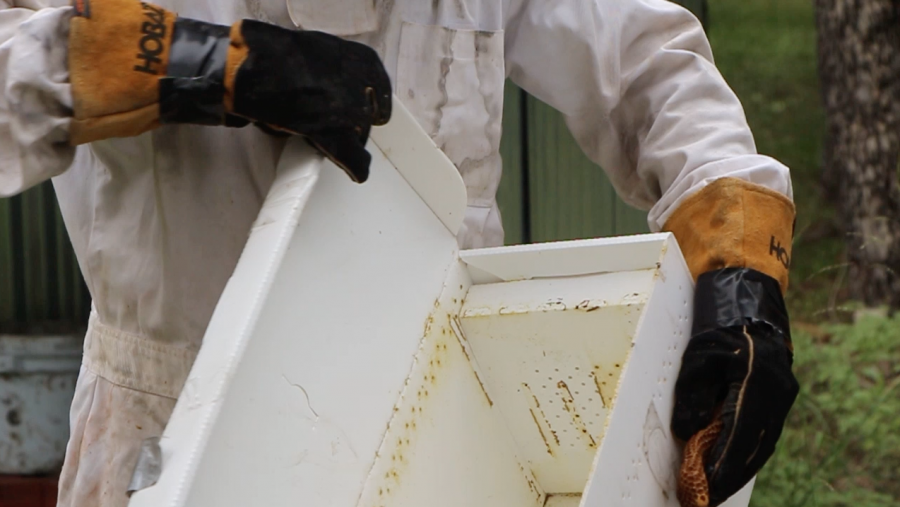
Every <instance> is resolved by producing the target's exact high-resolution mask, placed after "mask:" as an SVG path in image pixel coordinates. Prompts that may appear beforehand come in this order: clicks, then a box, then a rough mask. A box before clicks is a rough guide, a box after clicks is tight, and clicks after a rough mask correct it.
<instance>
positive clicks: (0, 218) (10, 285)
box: [0, 199, 16, 323]
mask: <svg viewBox="0 0 900 507" xmlns="http://www.w3.org/2000/svg"><path fill="white" fill-rule="evenodd" d="M11 206H12V200H11V199H0V323H2V322H11V321H13V320H14V319H15V315H16V312H15V293H16V292H15V280H14V276H13V259H12V211H11V209H10V208H11Z"/></svg>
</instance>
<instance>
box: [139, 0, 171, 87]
mask: <svg viewBox="0 0 900 507" xmlns="http://www.w3.org/2000/svg"><path fill="white" fill-rule="evenodd" d="M141 7H142V8H143V9H144V16H145V17H146V18H147V19H149V21H144V22H143V23H142V24H141V33H142V34H143V37H141V40H140V42H138V50H139V52H138V54H137V58H138V60H140V61H142V62H143V64H141V65H135V66H134V70H136V71H138V72H144V73H147V74H152V75H154V76H158V75H159V73H160V67H161V66H162V58H160V56H161V55H162V54H163V52H164V51H165V50H166V43H165V40H166V14H165V11H163V9H161V8H159V7H156V6H154V5H150V4H148V3H145V2H141Z"/></svg>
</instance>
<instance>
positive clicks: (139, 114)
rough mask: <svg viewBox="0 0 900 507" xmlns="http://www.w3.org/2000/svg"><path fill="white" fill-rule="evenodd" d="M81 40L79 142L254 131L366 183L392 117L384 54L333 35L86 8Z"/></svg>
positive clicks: (75, 43)
mask: <svg viewBox="0 0 900 507" xmlns="http://www.w3.org/2000/svg"><path fill="white" fill-rule="evenodd" d="M74 7H75V10H76V15H75V16H74V17H73V18H72V21H71V23H70V31H69V74H70V80H71V83H72V95H73V102H74V112H73V113H74V115H73V116H74V119H73V121H72V122H71V127H70V144H73V145H77V144H82V143H86V142H91V141H96V140H100V139H106V138H110V137H130V136H135V135H138V134H141V133H143V132H146V131H148V130H151V129H154V128H156V127H158V126H159V125H162V124H174V123H189V124H199V125H226V126H236V127H239V126H244V125H247V124H248V123H250V122H252V123H256V124H259V125H262V126H265V127H266V128H267V129H269V130H274V131H279V132H284V133H288V134H297V135H302V136H305V137H306V138H307V139H309V140H310V141H311V142H312V143H313V144H314V145H316V146H317V147H318V148H319V149H320V150H321V151H323V152H324V153H325V154H326V155H327V156H328V157H329V158H331V159H332V160H333V161H334V162H335V163H337V164H338V165H339V166H341V167H342V168H343V169H344V170H345V171H346V172H347V174H348V175H349V176H350V177H351V178H353V179H354V180H355V181H364V180H365V179H366V177H367V176H368V165H369V161H370V157H369V155H368V152H366V150H365V143H366V140H367V138H368V135H369V130H370V128H371V127H372V126H373V125H382V124H384V123H387V121H388V120H389V119H390V115H391V97H392V96H391V83H390V78H389V77H388V74H387V72H386V70H385V69H384V66H383V65H382V63H381V60H380V58H379V57H378V55H377V53H376V52H375V51H374V50H372V49H371V48H369V47H367V46H365V45H363V44H359V43H356V42H350V41H345V40H343V39H340V38H338V37H334V36H332V35H328V34H325V33H321V32H312V31H298V30H288V29H285V28H281V27H278V26H275V25H271V24H267V23H262V22H259V21H252V20H244V21H239V22H237V23H235V24H234V25H232V26H222V25H215V24H211V23H205V22H202V21H197V20H192V19H187V18H181V17H178V16H177V15H176V14H175V13H173V12H170V11H167V10H165V9H163V8H161V7H158V6H155V5H152V4H150V3H147V2H139V1H137V0H75V3H74Z"/></svg>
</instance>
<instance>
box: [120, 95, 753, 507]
mask: <svg viewBox="0 0 900 507" xmlns="http://www.w3.org/2000/svg"><path fill="white" fill-rule="evenodd" d="M368 148H369V150H370V152H371V153H372V156H373V162H372V174H371V176H370V179H369V181H367V182H366V183H365V184H362V185H357V184H354V183H352V182H351V181H350V180H349V178H347V177H346V176H345V175H344V174H343V173H342V172H341V171H340V170H339V169H338V168H336V167H335V166H334V165H333V164H331V163H330V162H328V161H326V160H324V159H322V158H321V157H320V156H318V155H317V154H316V153H315V152H314V151H313V150H311V149H310V148H308V147H307V146H306V145H305V144H304V143H303V142H302V141H300V140H294V141H292V142H291V143H289V144H288V147H287V149H286V152H285V154H284V156H283V157H282V161H281V165H280V167H279V173H278V177H277V180H276V182H275V184H274V185H273V187H272V189H271V191H270V193H269V196H268V198H267V200H266V202H265V205H264V207H263V209H262V211H261V212H260V214H259V218H258V219H257V221H256V224H255V225H254V227H253V230H252V233H251V235H250V238H249V241H248V243H247V245H246V248H245V251H244V252H243V255H242V257H241V259H240V262H239V264H238V266H237V268H236V270H235V272H234V275H233V277H232V279H231V280H230V282H229V283H228V286H227V288H226V289H225V291H224V293H223V295H222V297H221V300H220V301H219V304H218V306H217V309H216V311H215V314H214V316H213V318H212V321H211V322H210V325H209V328H208V330H207V332H206V336H205V338H204V343H203V347H202V348H201V350H200V354H199V357H198V358H197V361H196V363H195V365H194V367H193V369H192V371H191V374H190V377H189V379H188V381H187V383H186V385H185V387H184V390H183V392H182V394H181V397H180V398H179V400H178V403H177V406H176V408H175V412H174V414H173V415H172V418H171V421H170V422H169V424H168V427H167V428H166V430H165V433H164V435H163V436H162V439H161V442H160V445H161V449H162V456H163V465H162V475H161V476H160V478H159V481H158V482H157V484H156V485H155V486H152V487H150V488H147V489H145V490H142V491H139V492H137V493H135V494H134V496H133V497H132V499H131V502H130V504H129V505H130V507H187V506H190V507H229V506H235V507H237V506H240V507H250V506H260V507H289V506H290V507H296V506H298V505H304V506H315V507H357V506H358V507H460V506H470V507H541V506H548V507H574V506H577V505H583V506H592V507H600V506H618V505H622V506H626V505H633V506H638V507H656V506H660V507H662V506H677V505H678V502H677V500H676V499H675V477H676V473H677V469H678V461H679V459H680V449H679V446H678V444H677V443H676V442H675V441H674V440H673V437H672V434H671V431H670V429H669V420H670V418H671V414H672V406H673V389H674V383H675V378H676V376H677V373H678V369H679V366H680V359H681V354H682V352H683V350H684V347H685V345H686V343H687V340H688V333H689V329H690V320H691V308H692V299H691V294H692V292H693V285H692V281H691V278H690V275H689V273H688V270H687V267H686V265H685V262H684V260H683V258H682V256H681V253H680V251H679V249H678V246H677V244H676V242H675V241H674V238H673V237H672V236H671V235H668V234H650V235H640V236H631V237H621V238H609V239H597V240H588V241H573V242H559V243H550V244H537V245H527V246H515V247H501V248H493V249H485V250H473V251H462V252H460V251H459V249H458V247H457V241H456V233H457V232H458V230H459V227H460V224H461V223H462V219H463V215H464V213H465V207H466V196H465V187H464V185H463V183H462V180H461V179H460V177H459V174H458V172H457V171H456V169H455V168H454V167H453V165H452V164H451V163H450V162H449V160H448V159H447V158H446V157H445V156H444V155H443V153H442V152H441V151H440V150H438V149H437V148H436V147H435V145H434V144H433V143H432V142H431V140H430V139H429V138H428V136H427V135H426V134H425V133H424V132H423V131H422V130H421V129H420V128H419V127H418V126H417V124H416V122H415V121H414V119H413V118H412V117H411V116H410V115H409V113H408V112H407V111H406V110H405V109H404V108H403V106H402V104H399V101H398V102H397V104H396V109H395V113H394V115H393V119H392V120H391V122H390V123H389V124H388V125H386V126H384V127H380V128H377V129H375V130H374V131H373V134H372V140H371V142H370V143H369V145H368ZM751 488H752V484H751V485H750V486H748V487H747V488H746V489H745V490H744V491H742V492H741V493H739V494H738V495H736V497H735V498H733V499H732V500H730V501H729V504H728V505H729V507H741V506H746V505H747V504H748V502H749V495H750V491H751Z"/></svg>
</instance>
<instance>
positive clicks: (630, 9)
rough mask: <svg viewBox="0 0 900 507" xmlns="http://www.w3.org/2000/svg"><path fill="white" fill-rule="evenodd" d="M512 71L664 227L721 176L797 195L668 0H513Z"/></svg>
mask: <svg viewBox="0 0 900 507" xmlns="http://www.w3.org/2000/svg"><path fill="white" fill-rule="evenodd" d="M506 14H507V16H506V31H505V38H506V44H505V46H506V65H507V73H508V75H509V77H510V79H512V80H513V81H514V82H515V83H516V84H518V85H519V86H520V87H522V88H523V89H524V90H526V91H528V92H529V93H531V94H532V95H534V96H535V97H537V98H538V99H540V100H542V101H544V102H546V103H547V104H549V105H550V106H552V107H553V108H555V109H557V110H559V111H560V112H561V113H562V114H563V115H564V116H565V120H566V124H567V125H568V127H569V130H570V131H571V132H572V134H573V136H574V137H575V139H576V140H577V142H578V144H579V145H580V146H581V148H582V149H583V150H584V152H585V153H586V154H587V155H588V157H590V158H591V160H593V161H594V162H595V163H597V164H599V165H600V166H602V167H603V168H604V170H605V171H606V172H607V174H608V175H609V177H610V180H611V181H612V183H613V185H614V186H615V188H616V190H617V192H618V193H619V195H620V196H621V197H622V198H623V199H624V200H625V201H626V202H628V203H630V204H632V205H634V206H637V207H639V208H642V209H649V210H650V214H649V218H648V221H649V225H650V228H651V229H652V230H654V231H658V230H660V229H661V228H662V227H663V225H664V224H665V222H666V220H667V219H668V217H669V216H670V215H671V213H672V212H673V211H674V210H675V209H676V208H677V207H678V205H679V204H680V203H681V201H682V200H683V199H685V198H686V197H688V196H689V195H691V194H693V193H694V192H695V191H697V190H699V189H701V188H702V187H704V186H705V185H706V184H708V183H709V182H710V181H713V180H715V179H717V178H721V177H726V176H730V177H736V178H740V179H743V180H746V181H749V182H751V183H756V184H759V185H762V186H765V187H768V188H770V189H772V190H775V191H777V192H779V193H782V194H784V195H786V196H787V197H788V198H792V197H793V195H792V189H791V180H790V173H789V170H788V168H787V167H785V166H784V165H782V164H780V163H778V162H777V161H775V160H773V159H772V158H769V157H766V156H762V155H759V154H757V151H756V146H755V143H754V140H753V136H752V134H751V132H750V129H749V127H748V125H747V121H746V119H745V116H744V111H743V108H742V106H741V104H740V102H739V100H738V98H737V96H736V95H735V94H734V92H733V91H732V90H731V89H730V88H729V87H728V85H727V84H726V82H725V80H724V79H723V78H722V76H721V74H720V73H719V72H718V70H717V69H716V67H715V65H714V63H713V57H712V50H711V49H710V46H709V41H708V40H707V38H706V34H705V33H704V31H703V28H702V26H701V24H700V22H699V21H698V20H697V18H696V17H695V16H694V15H693V14H691V13H690V11H688V10H686V9H684V8H682V7H681V6H678V5H676V4H673V3H671V2H668V1H666V0H554V1H552V2H548V1H530V0H510V3H509V8H508V11H507V13H506Z"/></svg>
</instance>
